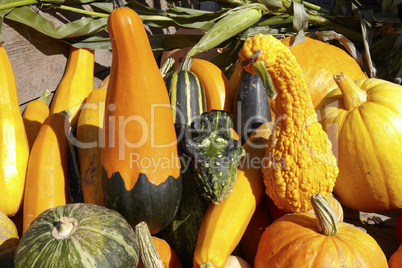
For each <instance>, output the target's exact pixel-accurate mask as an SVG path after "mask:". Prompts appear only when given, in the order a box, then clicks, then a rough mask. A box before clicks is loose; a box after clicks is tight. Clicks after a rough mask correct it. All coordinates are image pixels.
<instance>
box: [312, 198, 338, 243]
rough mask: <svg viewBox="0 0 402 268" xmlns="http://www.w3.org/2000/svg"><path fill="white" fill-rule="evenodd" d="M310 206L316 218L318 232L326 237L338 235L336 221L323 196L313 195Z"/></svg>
mask: <svg viewBox="0 0 402 268" xmlns="http://www.w3.org/2000/svg"><path fill="white" fill-rule="evenodd" d="M311 205H312V206H313V209H314V213H315V215H316V218H317V228H318V231H319V232H320V233H321V234H323V235H326V236H334V235H336V234H337V233H338V219H337V216H336V213H335V211H334V209H333V208H332V207H331V205H330V203H329V201H328V199H327V198H326V197H325V196H324V195H323V194H320V193H318V194H313V195H312V196H311Z"/></svg>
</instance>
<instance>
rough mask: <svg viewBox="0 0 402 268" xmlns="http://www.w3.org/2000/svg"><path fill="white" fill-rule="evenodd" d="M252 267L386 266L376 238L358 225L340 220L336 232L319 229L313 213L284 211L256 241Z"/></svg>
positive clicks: (349, 267)
mask: <svg viewBox="0 0 402 268" xmlns="http://www.w3.org/2000/svg"><path fill="white" fill-rule="evenodd" d="M254 267H255V268H270V267H288V268H303V267H309V268H315V267H317V268H323V267H348V268H354V267H356V268H358V267H367V268H370V267H372V268H386V267H388V265H387V259H386V257H385V255H384V253H383V251H382V250H381V248H380V246H379V245H378V244H377V242H376V241H375V240H374V239H373V238H372V237H371V236H369V235H368V234H366V233H365V232H364V231H362V230H360V229H359V228H357V227H355V226H353V225H351V224H348V223H345V222H339V230H338V233H337V234H336V235H335V236H326V235H324V234H321V233H319V232H318V229H317V222H316V218H315V216H312V215H310V214H308V213H292V214H287V215H285V216H283V217H281V218H279V219H278V220H276V221H274V222H273V223H272V224H271V225H270V226H269V227H268V228H267V229H266V230H265V232H264V233H263V235H262V237H261V240H260V243H259V244H258V250H257V255H256V257H255V262H254Z"/></svg>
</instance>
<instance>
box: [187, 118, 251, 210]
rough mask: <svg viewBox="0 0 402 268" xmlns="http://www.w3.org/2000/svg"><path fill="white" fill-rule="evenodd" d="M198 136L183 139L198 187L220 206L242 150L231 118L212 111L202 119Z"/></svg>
mask: <svg viewBox="0 0 402 268" xmlns="http://www.w3.org/2000/svg"><path fill="white" fill-rule="evenodd" d="M199 125H200V126H199V130H198V134H197V135H194V136H193V137H191V138H190V137H186V139H185V142H184V143H183V145H184V148H183V149H184V152H185V153H186V154H187V155H189V156H190V157H191V160H192V167H193V172H194V175H195V180H196V182H197V187H198V189H199V191H200V192H201V195H202V196H204V198H206V199H207V200H208V201H210V202H213V203H216V204H219V203H220V202H221V201H222V200H223V199H224V198H226V197H227V196H228V194H229V193H230V192H231V191H232V189H233V185H234V183H235V182H236V179H237V173H236V172H237V166H238V165H239V161H240V159H241V157H243V156H244V155H245V151H244V148H243V147H242V146H241V144H240V142H239V141H238V140H235V139H234V138H233V137H232V131H231V128H232V119H231V114H230V113H229V112H226V111H222V110H211V111H210V112H205V113H203V114H202V115H201V118H200V121H199Z"/></svg>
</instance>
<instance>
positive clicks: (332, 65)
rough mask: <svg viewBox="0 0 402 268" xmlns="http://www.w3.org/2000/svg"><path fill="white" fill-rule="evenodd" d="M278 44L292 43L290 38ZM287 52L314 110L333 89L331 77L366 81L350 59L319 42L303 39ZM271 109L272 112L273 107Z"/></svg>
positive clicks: (336, 48) (333, 47)
mask: <svg viewBox="0 0 402 268" xmlns="http://www.w3.org/2000/svg"><path fill="white" fill-rule="evenodd" d="M281 42H282V43H283V44H285V45H286V46H290V45H291V44H292V43H293V42H294V37H286V38H284V39H281ZM290 51H291V52H292V54H293V55H294V56H295V57H296V60H297V63H298V64H299V65H300V67H301V68H302V69H303V74H304V77H305V78H306V83H307V85H308V88H309V89H310V95H311V100H312V101H313V105H314V107H316V106H317V105H318V103H320V101H321V100H322V99H323V98H324V97H325V95H327V93H328V92H330V91H331V90H332V89H335V88H337V85H336V83H335V81H334V79H332V76H333V75H334V74H337V73H340V72H344V73H347V74H348V75H349V76H350V77H351V78H352V79H353V80H357V79H363V78H367V75H366V74H365V73H364V72H363V71H362V69H361V68H360V66H359V64H358V63H357V62H356V60H355V59H353V58H352V56H350V55H349V54H348V53H347V52H345V51H344V50H342V49H341V48H339V47H336V46H334V45H331V44H328V43H325V42H322V41H320V40H317V39H312V38H309V37H306V39H305V40H304V41H303V42H301V43H299V44H297V45H295V46H292V47H291V48H290ZM272 109H275V105H273V106H272Z"/></svg>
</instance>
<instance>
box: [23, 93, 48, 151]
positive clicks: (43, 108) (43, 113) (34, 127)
mask: <svg viewBox="0 0 402 268" xmlns="http://www.w3.org/2000/svg"><path fill="white" fill-rule="evenodd" d="M49 98H50V91H49V90H45V91H44V92H43V94H42V95H41V96H40V98H39V99H36V100H32V101H30V102H29V103H28V105H27V107H26V108H25V110H24V113H23V115H22V118H23V120H24V125H25V131H26V133H27V138H28V144H29V150H31V149H32V145H33V143H34V142H35V139H36V137H37V136H38V133H39V129H40V127H41V125H42V123H43V121H45V119H46V118H47V117H48V116H49V106H48V105H47V102H48V100H49Z"/></svg>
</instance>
